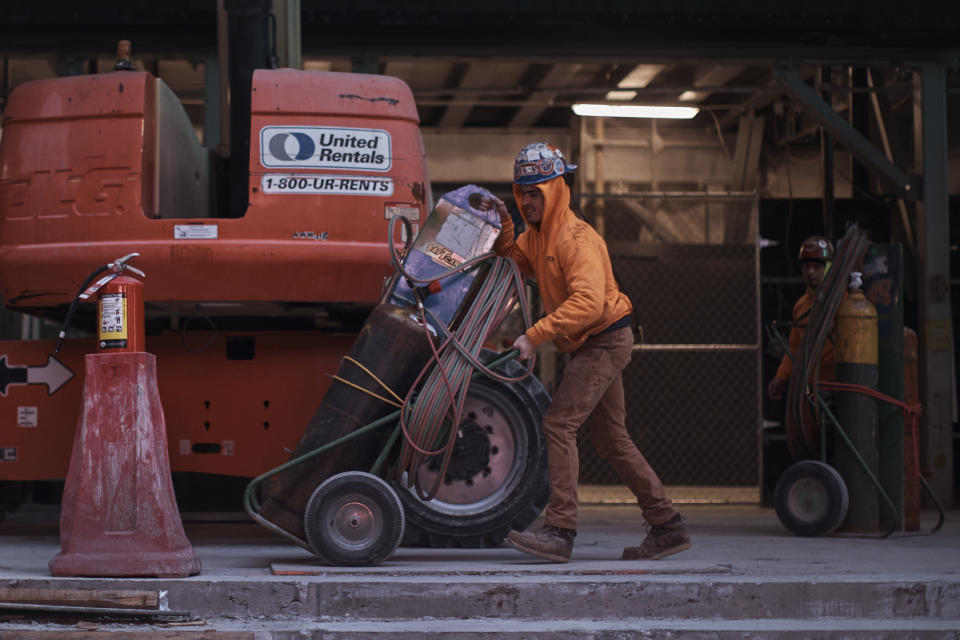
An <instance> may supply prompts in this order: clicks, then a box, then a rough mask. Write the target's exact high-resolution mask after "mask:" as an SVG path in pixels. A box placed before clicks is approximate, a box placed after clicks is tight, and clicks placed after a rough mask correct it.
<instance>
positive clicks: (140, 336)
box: [54, 253, 147, 353]
mask: <svg viewBox="0 0 960 640" xmlns="http://www.w3.org/2000/svg"><path fill="white" fill-rule="evenodd" d="M139 255H140V254H139V253H130V254H127V255H125V256H123V257H122V258H118V259H117V260H114V261H113V262H110V263H107V264H105V265H103V266H101V267H98V268H97V269H95V270H94V271H93V273H91V274H90V275H89V276H87V278H86V280H84V282H83V284H82V285H81V286H80V291H79V292H78V293H77V296H76V297H75V298H74V299H73V302H71V303H70V309H69V310H68V311H67V317H66V318H65V319H64V321H63V328H62V329H60V335H59V336H58V337H57V346H56V348H55V349H54V353H59V351H60V347H61V346H62V345H63V339H64V338H65V337H66V335H67V329H68V328H69V326H70V322H71V320H72V319H73V314H74V312H75V311H76V308H77V305H78V304H79V303H80V302H86V301H88V300H90V299H91V298H92V297H93V296H94V295H96V296H97V348H98V351H99V352H100V353H104V352H107V353H117V352H138V351H143V350H144V321H143V282H141V281H140V280H138V279H136V278H131V277H129V276H127V275H124V274H125V273H126V272H129V273H132V274H134V275H136V276H139V277H140V278H146V277H147V274H145V273H144V272H143V271H141V270H140V269H137V268H136V267H133V266H131V265H130V264H129V262H130V260H132V259H133V258H136V257H138V256H139ZM104 272H109V273H107V274H106V275H101V274H103V273H104Z"/></svg>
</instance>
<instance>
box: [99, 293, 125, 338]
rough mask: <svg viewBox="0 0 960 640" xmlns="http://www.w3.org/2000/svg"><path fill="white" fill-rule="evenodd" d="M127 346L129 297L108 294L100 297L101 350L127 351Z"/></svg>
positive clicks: (121, 294) (119, 294)
mask: <svg viewBox="0 0 960 640" xmlns="http://www.w3.org/2000/svg"><path fill="white" fill-rule="evenodd" d="M126 346H127V296H126V294H124V293H108V294H104V295H102V296H100V348H101V349H125V348H126Z"/></svg>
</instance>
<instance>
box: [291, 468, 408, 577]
mask: <svg viewBox="0 0 960 640" xmlns="http://www.w3.org/2000/svg"><path fill="white" fill-rule="evenodd" d="M303 528H304V532H305V534H306V537H307V541H308V542H309V543H310V546H311V547H313V551H314V553H316V554H317V557H319V558H320V559H321V560H323V561H324V562H326V563H327V564H332V565H345V566H364V565H375V564H380V563H381V562H383V561H384V560H386V559H387V558H388V557H390V555H391V554H392V553H393V552H394V551H396V549H397V547H398V546H399V545H400V541H401V540H402V539H403V530H404V515H403V506H402V505H401V504H400V498H398V497H397V494H396V492H395V491H394V490H393V489H392V488H391V487H390V485H389V484H387V483H386V482H384V481H383V480H382V479H380V478H378V477H377V476H375V475H371V474H369V473H365V472H363V471H345V472H343V473H338V474H337V475H334V476H331V477H329V478H327V479H326V480H324V481H323V482H321V483H320V484H319V485H318V486H317V488H316V489H314V491H313V494H312V495H311V496H310V500H309V501H308V502H307V508H306V511H305V513H304V516H303Z"/></svg>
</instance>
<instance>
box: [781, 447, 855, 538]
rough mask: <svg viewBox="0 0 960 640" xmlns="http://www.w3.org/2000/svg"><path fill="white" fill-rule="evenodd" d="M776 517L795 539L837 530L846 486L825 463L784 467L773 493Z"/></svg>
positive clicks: (842, 515)
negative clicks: (785, 468)
mask: <svg viewBox="0 0 960 640" xmlns="http://www.w3.org/2000/svg"><path fill="white" fill-rule="evenodd" d="M774 505H775V506H776V510H777V517H778V518H779V519H780V522H781V523H782V524H783V526H784V527H786V528H787V529H788V530H789V531H790V532H792V533H794V534H796V535H798V536H821V535H826V534H828V533H833V532H834V531H836V529H837V527H839V526H840V525H841V524H843V521H844V519H845V518H846V517H847V508H848V507H849V505H850V496H849V494H848V492H847V485H846V483H845V482H844V481H843V478H842V477H840V474H839V473H837V470H836V469H834V468H833V467H831V466H830V465H828V464H824V463H823V462H819V461H817V460H803V461H801V462H797V463H795V464H793V465H791V466H790V467H789V468H787V470H786V471H784V472H783V474H782V475H781V476H780V478H779V479H778V480H777V487H776V489H775V490H774Z"/></svg>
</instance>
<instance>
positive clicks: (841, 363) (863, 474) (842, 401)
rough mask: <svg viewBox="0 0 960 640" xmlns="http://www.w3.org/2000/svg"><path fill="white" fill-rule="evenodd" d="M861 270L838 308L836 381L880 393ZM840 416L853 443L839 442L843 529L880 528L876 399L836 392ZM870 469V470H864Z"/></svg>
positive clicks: (874, 321) (875, 340)
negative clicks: (846, 501) (845, 498)
mask: <svg viewBox="0 0 960 640" xmlns="http://www.w3.org/2000/svg"><path fill="white" fill-rule="evenodd" d="M861 286H862V281H861V274H860V272H859V271H854V272H853V273H851V274H850V286H849V288H848V290H847V297H846V299H844V301H843V302H841V303H840V307H839V308H838V309H837V315H836V323H835V325H834V342H835V350H834V355H835V358H834V359H835V362H836V364H837V381H838V382H846V383H851V384H856V385H860V386H864V387H869V388H870V389H876V388H877V385H878V384H879V381H880V367H879V337H878V336H879V325H878V316H877V310H876V308H875V307H874V306H873V303H871V302H870V301H869V300H868V299H867V297H866V296H865V295H864V294H863V291H862V289H861ZM836 415H837V420H838V421H839V422H840V426H841V427H842V429H843V431H844V432H845V433H846V435H847V439H848V440H849V442H844V441H843V440H844V439H843V438H839V439H835V441H834V447H833V451H834V465H833V466H834V467H835V468H836V469H837V471H839V472H840V475H841V476H842V477H843V479H844V482H846V484H847V490H848V492H849V495H850V508H849V509H848V511H847V518H846V520H844V522H843V524H842V525H841V526H840V529H839V531H841V532H850V533H864V532H875V531H878V530H879V526H880V522H879V496H878V494H877V490H876V487H875V486H874V484H873V481H872V480H871V479H870V475H869V474H868V473H867V471H866V469H869V470H870V474H873V477H874V478H876V477H878V469H879V459H880V452H879V449H878V445H877V428H878V412H877V400H876V399H874V398H873V397H871V396H869V395H865V394H862V393H857V392H853V391H839V392H837V393H836ZM865 467H866V468H865Z"/></svg>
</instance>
